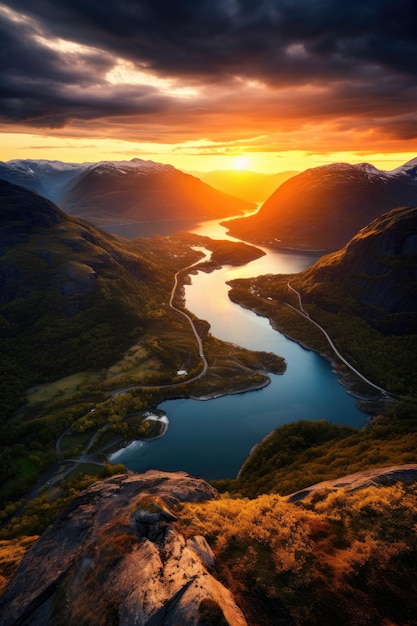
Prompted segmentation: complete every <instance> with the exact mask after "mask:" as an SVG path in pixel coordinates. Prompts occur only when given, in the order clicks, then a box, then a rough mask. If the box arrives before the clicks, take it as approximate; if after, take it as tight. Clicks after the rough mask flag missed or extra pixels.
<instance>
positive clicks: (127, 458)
mask: <svg viewBox="0 0 417 626" xmlns="http://www.w3.org/2000/svg"><path fill="white" fill-rule="evenodd" d="M190 230H191V231H192V232H196V233H199V234H204V235H206V236H208V237H212V238H216V239H221V238H223V239H224V238H228V239H233V238H231V237H227V235H226V234H225V229H224V228H223V227H221V226H219V224H218V223H217V222H206V223H203V224H201V225H198V226H195V227H194V228H190ZM264 250H265V252H266V253H267V254H266V255H265V256H264V257H261V258H260V259H257V260H255V261H252V262H251V263H248V264H246V265H244V266H241V267H237V268H236V267H231V266H225V267H223V268H222V269H221V270H216V271H214V272H212V273H210V274H207V273H205V272H198V274H197V275H193V276H192V284H191V285H187V286H186V287H185V299H186V305H187V308H188V309H189V310H190V311H192V312H193V313H194V314H195V315H197V316H198V317H200V318H201V319H205V320H207V321H208V322H209V323H210V326H211V333H212V334H213V335H214V336H216V337H218V338H220V339H223V340H225V341H229V342H232V343H236V344H238V345H241V346H244V347H246V348H250V349H253V350H266V351H268V352H275V353H276V354H279V355H281V356H283V357H284V358H285V360H286V363H287V370H286V372H285V373H284V374H283V375H280V376H278V375H271V384H270V385H268V386H267V387H265V388H264V389H262V390H258V391H251V392H247V393H242V394H237V395H231V396H225V397H221V398H216V399H213V400H205V401H198V400H187V399H182V400H168V401H165V402H163V403H161V404H160V405H159V406H158V408H159V409H161V410H162V411H164V412H165V413H166V414H167V417H168V420H169V426H168V430H167V432H166V434H165V435H164V436H163V437H161V438H160V439H157V440H154V441H150V442H140V441H137V442H134V443H133V444H131V445H130V446H128V447H127V448H124V449H122V450H120V451H118V452H116V453H115V454H114V455H112V457H111V460H112V461H113V462H122V463H124V464H125V465H126V467H128V468H129V469H132V470H134V471H138V472H141V471H145V470H147V469H150V468H156V469H160V470H165V471H177V470H184V471H186V472H189V473H190V474H193V475H194V476H201V477H203V478H206V479H216V478H230V477H235V476H236V474H237V472H238V471H239V469H240V467H241V465H242V463H243V462H244V460H245V459H246V458H247V456H248V454H249V453H250V450H251V449H252V447H253V446H254V445H255V444H257V443H258V442H259V441H260V440H261V439H262V438H263V437H264V436H265V435H267V434H268V433H269V432H271V430H273V429H274V428H277V427H278V426H280V425H282V424H286V423H289V422H294V421H297V420H300V419H309V420H321V419H326V420H329V421H331V422H333V423H336V424H345V425H350V426H355V427H361V426H363V425H364V423H365V421H366V416H365V415H364V414H363V413H361V412H360V411H359V410H358V409H357V408H356V405H355V399H354V398H353V397H352V396H351V395H349V394H348V393H346V390H345V388H344V387H342V386H341V385H340V383H339V382H338V379H337V377H336V376H335V374H334V373H333V372H332V369H331V366H330V364H329V363H328V361H326V360H325V359H323V358H322V357H320V356H319V355H318V354H316V353H314V352H312V351H309V350H305V349H304V348H302V347H301V346H299V345H298V344H297V343H295V342H293V341H290V340H288V339H287V338H286V337H284V335H282V334H281V333H279V332H277V331H275V330H273V329H272V328H271V326H270V324H269V321H268V320H267V319H265V318H262V317H259V316H257V315H255V314H254V313H252V312H251V311H248V310H246V309H243V308H241V307H240V306H239V305H237V304H234V303H232V302H231V301H230V300H229V298H228V289H229V288H228V286H227V285H226V281H227V280H231V279H232V278H242V277H249V276H257V275H260V274H268V273H274V274H276V273H285V274H287V273H296V272H299V271H301V270H303V269H305V268H306V267H308V266H309V265H311V264H312V263H313V262H314V261H315V260H316V259H317V255H307V254H297V253H285V252H278V251H276V250H271V249H267V248H264Z"/></svg>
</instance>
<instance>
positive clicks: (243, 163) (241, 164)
mask: <svg viewBox="0 0 417 626" xmlns="http://www.w3.org/2000/svg"><path fill="white" fill-rule="evenodd" d="M248 167H249V160H248V158H247V157H245V156H238V157H236V158H235V161H234V168H235V170H247V169H248Z"/></svg>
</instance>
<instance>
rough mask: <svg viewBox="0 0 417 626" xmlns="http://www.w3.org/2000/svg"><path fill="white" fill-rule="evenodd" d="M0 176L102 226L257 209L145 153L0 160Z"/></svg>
mask: <svg viewBox="0 0 417 626" xmlns="http://www.w3.org/2000/svg"><path fill="white" fill-rule="evenodd" d="M0 179H2V180H7V181H8V182H11V183H14V184H17V185H21V186H24V187H26V188H28V189H31V190H32V191H36V192H37V193H39V194H41V195H42V196H44V197H46V198H48V199H49V200H52V201H53V202H55V203H57V204H58V205H59V206H60V208H61V209H62V210H63V211H65V212H66V213H68V214H71V215H76V216H78V217H82V218H84V219H88V220H89V221H91V222H93V223H94V224H97V225H99V226H103V225H115V224H120V223H131V222H142V221H159V220H184V219H188V220H189V219H195V220H203V219H214V218H222V217H228V216H231V215H237V214H243V213H245V212H247V211H251V210H254V209H255V205H254V204H253V203H251V202H247V201H245V200H242V199H240V198H235V197H233V196H230V195H228V194H225V193H223V192H221V191H218V190H216V189H213V188H212V187H210V186H209V185H207V184H206V183H203V182H202V181H201V180H199V179H198V178H195V177H194V176H191V175H190V174H184V173H183V172H181V171H180V170H177V169H175V168H174V167H172V166H171V165H164V164H161V163H155V162H153V161H144V160H141V159H132V160H131V161H102V162H99V163H79V164H74V163H62V162H60V161H31V160H27V161H25V160H22V161H21V160H15V161H9V162H8V163H0Z"/></svg>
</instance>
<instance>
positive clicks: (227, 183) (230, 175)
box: [190, 170, 299, 203]
mask: <svg viewBox="0 0 417 626" xmlns="http://www.w3.org/2000/svg"><path fill="white" fill-rule="evenodd" d="M298 173H299V172H295V171H294V172H292V171H288V172H278V173H276V174H261V173H259V172H250V171H248V170H215V171H213V172H190V174H193V175H194V176H197V177H198V178H200V179H201V180H202V181H204V182H205V183H208V184H209V185H211V186H212V187H215V188H216V189H220V190H221V191H224V192H225V193H229V194H231V195H233V196H237V197H238V198H244V199H245V200H248V201H249V202H256V203H259V202H265V200H266V199H267V198H269V196H270V195H271V194H272V193H273V192H274V191H275V189H276V188H277V187H279V186H280V185H281V184H282V183H283V182H285V181H286V180H288V179H289V178H292V176H295V175H296V174H298Z"/></svg>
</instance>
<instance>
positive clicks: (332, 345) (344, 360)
mask: <svg viewBox="0 0 417 626" xmlns="http://www.w3.org/2000/svg"><path fill="white" fill-rule="evenodd" d="M287 286H288V289H290V291H293V292H294V293H295V294H296V295H297V297H298V304H299V308H298V309H297V307H295V306H293V305H292V304H289V303H288V302H286V303H285V304H286V305H287V306H289V307H290V308H291V309H293V310H294V311H296V312H297V313H299V314H300V315H302V316H303V317H305V318H306V319H307V320H308V321H309V322H311V323H312V324H314V326H317V328H318V329H319V330H321V332H322V333H323V335H324V336H325V337H326V339H327V341H328V344H329V346H330V347H331V349H332V350H333V352H334V353H335V354H336V356H337V357H338V358H339V359H340V360H341V361H342V363H344V364H345V365H346V366H347V367H348V368H349V369H350V370H351V371H352V372H353V373H354V374H356V375H357V376H359V378H361V379H362V380H363V381H365V382H366V383H367V384H368V385H370V386H371V387H373V388H374V389H377V391H380V392H381V393H382V394H383V395H384V396H386V397H393V396H392V395H391V394H390V393H389V392H388V391H387V390H386V389H383V388H382V387H379V386H378V385H376V384H375V383H373V382H372V381H371V380H369V378H366V376H364V375H363V374H361V372H359V371H358V370H357V369H356V368H355V367H353V365H351V364H350V363H349V361H347V360H346V359H345V357H344V356H343V355H342V354H340V352H339V350H338V349H337V348H336V346H335V345H334V343H333V341H332V339H331V337H330V336H329V334H328V332H327V331H326V330H325V329H324V328H323V327H322V326H320V324H318V323H317V322H315V321H314V320H313V319H312V318H311V317H310V315H309V314H308V313H307V311H306V310H305V309H304V307H303V303H302V300H301V294H300V292H299V291H297V289H294V287H292V285H290V283H289V282H288V283H287Z"/></svg>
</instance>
